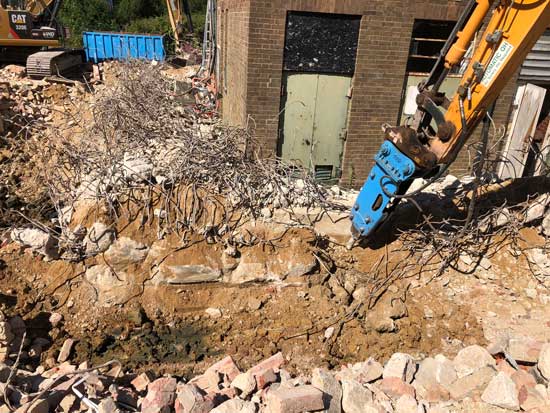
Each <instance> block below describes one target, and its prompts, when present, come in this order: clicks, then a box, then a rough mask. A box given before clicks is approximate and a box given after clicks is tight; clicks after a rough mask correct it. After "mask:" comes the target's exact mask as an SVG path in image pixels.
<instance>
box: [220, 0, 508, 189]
mask: <svg viewBox="0 0 550 413" xmlns="http://www.w3.org/2000/svg"><path fill="white" fill-rule="evenodd" d="M464 3H465V1H460V0H431V1H429V0H426V1H414V0H413V1H397V0H389V1H378V0H269V1H267V0H218V4H217V7H218V10H217V21H218V29H217V35H218V40H217V43H218V48H219V67H220V70H219V72H220V73H219V76H220V80H219V85H220V92H221V94H222V114H223V118H224V120H225V121H226V122H227V123H230V124H233V125H241V126H242V125H245V124H247V123H249V124H250V125H251V126H253V127H255V131H256V136H257V138H258V139H259V140H260V141H261V143H262V147H263V149H265V150H266V151H272V152H278V154H279V155H282V156H283V157H286V158H293V155H292V151H293V150H296V151H298V152H300V153H302V154H304V153H305V152H304V150H305V151H307V150H310V153H311V154H314V153H315V151H316V150H317V149H316V148H315V145H316V143H315V142H313V141H310V140H308V139H307V138H303V136H304V134H306V135H307V134H313V135H315V134H319V133H321V134H322V133H325V132H323V131H321V132H319V131H320V130H321V129H322V128H329V129H330V127H332V126H331V125H332V123H334V122H332V123H331V124H329V123H328V122H326V121H325V122H324V124H323V121H324V120H326V119H327V118H331V117H334V119H337V118H338V119H343V122H344V127H343V128H341V131H334V130H328V132H326V133H325V135H323V136H322V137H321V138H319V145H318V146H319V147H321V146H323V145H324V146H323V148H324V149H323V150H324V151H326V152H331V151H333V152H334V151H340V152H341V154H338V155H337V156H336V157H335V156H334V153H333V154H332V157H331V156H327V157H326V159H328V160H326V159H325V158H323V157H324V154H323V155H315V156H316V157H317V158H319V159H320V158H323V159H320V160H317V159H313V160H312V162H311V163H310V164H309V165H305V166H309V167H312V168H315V170H316V172H317V173H318V175H319V176H320V177H328V175H330V176H331V177H332V178H339V179H340V180H341V183H342V184H344V185H353V186H358V185H361V184H362V182H363V180H364V178H365V177H366V174H367V173H368V171H369V170H370V167H371V166H372V159H373V156H374V154H375V153H376V151H377V150H378V148H379V146H380V144H381V142H382V139H383V136H382V133H381V125H382V124H384V123H390V124H396V123H398V122H399V121H400V119H401V118H402V115H403V107H404V101H405V93H406V91H407V87H408V86H410V84H411V82H413V81H414V82H416V81H417V77H422V75H423V74H424V73H425V72H427V71H429V68H430V67H431V65H432V64H433V62H434V60H432V59H433V55H434V54H437V50H438V49H440V48H441V47H442V45H443V40H444V38H445V37H446V35H447V34H448V33H446V32H447V31H450V30H451V28H452V26H453V23H454V21H456V19H457V18H458V16H459V14H460V12H461V7H462V6H463V4H464ZM339 25H340V26H339ZM296 27H300V28H303V27H306V30H305V31H304V30H302V29H300V30H301V31H300V30H298V31H297V32H296V30H297V29H296ZM323 36H324V37H323ZM285 50H286V52H285ZM332 54H333V55H334V56H332ZM296 56H298V57H296ZM300 60H301V61H300ZM338 65H343V66H344V67H339V66H338ZM316 73H317V75H315V74H316ZM298 75H303V76H301V77H300V76H298ZM306 75H307V76H306ZM312 75H313V77H312ZM315 76H317V77H315ZM310 83H311V86H310V85H309V84H310ZM348 84H349V86H351V87H348V88H347V89H346V87H347V85H348ZM291 88H292V90H290V89H291ZM302 89H304V90H302ZM308 90H313V91H314V93H313V94H314V95H316V97H315V99H316V100H315V101H314V102H313V103H311V102H304V100H307V99H309V97H308V96H309V95H311V93H308ZM515 90H516V81H515V79H510V82H509V85H508V86H507V88H506V89H505V90H504V92H503V93H502V94H501V97H500V99H499V101H498V103H497V106H496V112H495V117H494V118H495V122H496V123H497V124H506V123H507V119H508V117H509V112H510V106H511V102H512V97H513V94H514V93H515ZM290 94H293V96H294V95H295V96H298V97H299V98H300V99H301V100H300V99H297V100H296V101H294V102H290V101H289V95H290ZM344 95H345V98H346V99H347V100H348V101H347V103H345V102H344V101H343V100H342V99H343V96H344ZM289 102H290V103H292V105H290V104H289ZM308 105H313V106H315V113H314V114H313V115H311V114H306V115H304V114H303V113H300V112H299V111H298V110H297V109H296V107H306V106H308ZM334 111H336V112H337V113H336V116H335V114H334V113H333V112H334ZM342 111H344V112H342ZM340 113H343V115H339V114H340ZM310 117H313V118H314V120H313V121H311V119H310ZM288 124H293V125H295V126H293V127H294V129H290V128H289V127H288ZM310 128H311V129H312V131H310V130H309V129H310ZM289 131H290V132H289ZM327 133H328V135H330V134H331V133H332V135H333V136H332V138H331V137H330V136H329V137H328V138H327V136H328V135H327ZM327 139H329V140H330V139H332V140H333V141H332V142H329V143H330V145H332V146H330V145H328V146H327V145H326V143H327V142H325V140H327ZM289 142H293V145H294V146H292V145H290V146H289ZM297 142H298V143H297ZM335 142H336V143H335ZM304 148H305V149H304ZM308 148H309V149H308ZM285 151H286V152H285ZM312 156H313V155H312ZM297 157H299V156H298V155H297ZM302 158H303V156H302ZM329 158H330V159H329ZM468 159H469V157H468V156H467V154H465V155H464V156H462V157H461V158H459V159H458V160H457V162H456V164H455V165H454V172H455V173H458V174H460V173H465V172H467V170H468V167H469V161H468ZM318 163H319V165H318ZM325 164H326V165H325ZM329 167H332V171H331V172H330V173H329V172H328V171H329V169H330V168H329ZM327 168H329V169H327ZM327 174H328V175H327Z"/></svg>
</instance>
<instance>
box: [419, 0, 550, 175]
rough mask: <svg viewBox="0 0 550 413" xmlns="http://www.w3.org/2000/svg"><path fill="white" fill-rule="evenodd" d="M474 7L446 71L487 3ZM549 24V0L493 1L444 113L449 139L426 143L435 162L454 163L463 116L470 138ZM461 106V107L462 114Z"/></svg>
mask: <svg viewBox="0 0 550 413" xmlns="http://www.w3.org/2000/svg"><path fill="white" fill-rule="evenodd" d="M477 3H478V4H477V7H476V10H475V12H474V13H475V14H474V16H472V19H471V20H470V25H471V27H468V29H469V30H467V31H466V30H465V31H463V32H462V33H460V35H459V40H458V41H457V42H456V43H455V45H454V46H453V47H452V48H451V50H450V51H449V53H448V54H447V56H446V59H445V66H446V68H448V69H451V68H452V67H454V66H456V65H458V64H459V63H460V61H461V60H462V58H463V57H464V53H465V49H466V48H467V47H468V46H467V45H468V44H469V43H470V42H471V41H473V38H474V36H475V31H476V30H474V29H477V28H479V27H480V26H481V24H482V22H483V18H484V17H485V15H486V14H487V13H488V12H489V9H490V6H491V3H492V2H491V1H489V0H478V2H477ZM478 10H479V12H478ZM549 26H550V1H549V0H546V1H541V0H527V1H500V2H498V4H497V6H496V8H495V9H494V11H493V16H492V18H491V20H490V22H489V24H488V26H487V28H486V30H485V33H484V34H483V36H481V42H480V44H479V46H478V47H477V48H476V49H475V53H474V55H473V56H472V59H471V62H470V65H469V66H468V68H467V70H466V72H465V73H464V76H463V78H462V81H461V84H460V87H459V89H458V91H457V94H456V95H455V97H454V99H453V101H452V103H451V105H450V106H449V108H448V110H447V113H446V114H445V119H446V123H447V126H452V129H453V134H452V135H451V136H450V137H449V139H448V140H446V139H445V137H443V138H444V139H443V140H442V139H441V138H439V137H438V138H437V139H434V140H433V141H431V142H430V145H429V148H430V150H431V151H432V152H433V153H434V154H435V155H436V156H437V161H438V163H444V164H445V163H449V162H451V161H452V160H454V158H455V157H456V155H457V153H458V151H459V150H460V149H461V148H462V146H463V142H462V140H461V139H460V137H461V135H462V132H463V116H464V118H465V119H464V120H465V122H464V123H465V124H464V127H465V128H466V133H467V134H468V135H469V134H471V131H472V130H473V129H474V128H475V126H477V124H478V123H479V122H480V121H481V120H482V119H483V117H484V116H485V114H486V113H487V109H488V108H489V107H490V106H491V105H492V104H493V103H494V102H495V101H496V99H497V98H498V96H499V94H500V93H501V92H502V90H503V89H504V87H505V86H506V84H507V83H508V81H509V80H510V79H511V78H512V76H514V74H515V73H516V71H517V70H518V69H519V67H520V66H521V64H522V63H523V61H524V60H525V57H526V56H527V54H528V53H529V52H530V51H531V49H532V48H533V46H534V45H535V43H536V42H537V40H538V39H539V38H540V37H541V35H542V34H543V33H544V31H545V30H546V29H547V28H548V27H549ZM461 106H463V107H464V110H463V112H461Z"/></svg>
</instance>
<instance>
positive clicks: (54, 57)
mask: <svg viewBox="0 0 550 413" xmlns="http://www.w3.org/2000/svg"><path fill="white" fill-rule="evenodd" d="M82 63H83V52H82V51H81V50H48V51H42V52H38V53H34V54H32V55H30V56H29V57H28V58H27V75H28V76H30V77H37V78H43V77H47V76H66V75H68V74H70V73H71V72H73V71H75V70H76V69H78V68H79V67H80V65H81V64H82Z"/></svg>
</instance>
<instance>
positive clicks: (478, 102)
mask: <svg viewBox="0 0 550 413" xmlns="http://www.w3.org/2000/svg"><path fill="white" fill-rule="evenodd" d="M488 17H490V18H488ZM486 21H488V22H487V25H486V26H485V30H484V32H483V34H482V36H481V37H477V36H476V33H478V32H479V30H480V29H481V28H482V27H483V23H484V22H486ZM549 25H550V0H469V1H468V2H466V5H465V7H464V13H463V14H462V16H461V17H460V19H459V21H458V24H457V25H456V27H455V29H454V31H453V33H452V34H451V36H450V37H449V39H448V41H447V43H446V44H445V46H444V47H443V49H442V51H441V54H440V56H439V59H438V60H437V62H436V64H435V66H434V68H433V70H432V72H431V74H430V76H429V78H428V79H427V80H426V81H425V82H423V83H422V84H420V85H419V86H418V95H417V98H416V103H417V105H418V108H417V111H416V114H415V115H414V118H413V119H412V122H411V124H409V125H402V126H397V127H391V126H389V125H388V126H385V127H384V128H383V129H384V132H385V140H384V143H383V144H382V146H381V148H380V151H379V152H378V154H377V155H376V157H375V165H374V166H373V168H372V170H371V172H370V174H369V175H368V179H367V181H366V182H365V184H364V186H363V188H362V189H361V192H360V193H359V196H358V198H357V201H356V203H355V205H354V207H353V210H352V212H351V214H350V219H351V221H352V234H353V239H358V238H371V239H372V238H373V237H375V236H376V234H377V230H378V229H379V228H380V227H381V224H382V223H383V222H384V221H385V220H386V219H388V218H389V217H390V215H391V214H392V212H393V211H394V208H395V206H396V205H397V203H398V202H399V201H400V200H402V199H404V198H408V197H412V196H414V195H415V194H416V193H418V192H420V191H421V190H423V189H424V188H425V187H427V186H428V185H429V184H431V183H432V182H434V181H435V180H436V179H437V178H439V177H441V176H442V175H443V173H444V172H445V171H446V170H447V168H448V166H449V165H450V164H451V163H452V162H453V161H454V160H455V159H456V156H457V154H458V152H459V151H460V149H462V147H463V146H464V144H465V143H466V141H467V140H468V138H469V137H470V136H471V135H472V133H473V131H474V129H475V127H476V126H477V125H478V124H479V123H480V121H481V120H482V119H483V118H484V117H485V116H486V114H487V112H488V110H489V108H490V107H491V106H492V105H493V103H494V102H495V101H496V99H497V97H498V96H499V94H500V93H501V92H502V90H503V88H504V86H505V85H506V83H507V82H508V81H509V80H510V79H511V78H512V77H513V76H514V73H515V72H516V71H517V70H518V69H519V67H520V66H521V64H522V63H523V61H524V60H525V57H526V56H527V54H528V53H529V52H530V51H531V49H532V48H533V46H534V45H535V43H536V42H537V40H538V39H539V38H540V37H541V35H542V34H543V32H544V31H545V30H546V29H547V28H548V26H549ZM476 39H477V42H476ZM472 42H476V44H474V48H473V54H472V58H471V60H470V63H469V65H468V67H467V68H466V70H465V72H464V75H463V76H462V80H461V82H460V86H459V87H458V89H457V90H456V94H455V95H454V97H451V98H452V99H451V100H450V99H449V98H448V97H447V96H445V94H444V93H442V92H441V91H440V87H441V85H442V83H443V81H444V80H445V78H446V77H447V76H448V75H449V73H450V72H451V70H452V69H453V68H454V67H456V66H457V65H460V64H461V62H462V60H463V58H464V56H465V55H466V52H467V50H468V48H469V46H470V45H471V44H472ZM415 178H426V179H428V183H427V184H426V185H425V186H424V187H423V188H420V189H418V190H417V191H415V192H414V193H412V194H411V193H409V194H406V193H407V190H408V189H409V187H410V185H411V183H412V181H413V180H414V179H415ZM353 239H352V240H351V242H350V244H349V246H353V243H354V240H353Z"/></svg>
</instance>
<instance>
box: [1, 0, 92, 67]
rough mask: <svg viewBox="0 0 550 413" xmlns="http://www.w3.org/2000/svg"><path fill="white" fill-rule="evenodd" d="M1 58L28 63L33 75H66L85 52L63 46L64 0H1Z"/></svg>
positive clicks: (76, 65) (81, 59) (3, 61)
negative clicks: (59, 17)
mask: <svg viewBox="0 0 550 413" xmlns="http://www.w3.org/2000/svg"><path fill="white" fill-rule="evenodd" d="M0 6H1V7H0V62H2V63H18V64H26V66H27V74H28V75H29V76H31V77H44V76H51V75H66V74H67V73H69V72H70V71H71V70H73V69H75V68H77V67H79V66H80V65H81V64H82V62H83V57H84V54H83V52H82V51H79V50H66V49H63V40H64V30H63V27H62V26H61V25H60V24H59V23H58V21H57V13H58V11H59V7H60V6H61V0H39V1H38V0H35V1H24V0H0Z"/></svg>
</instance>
